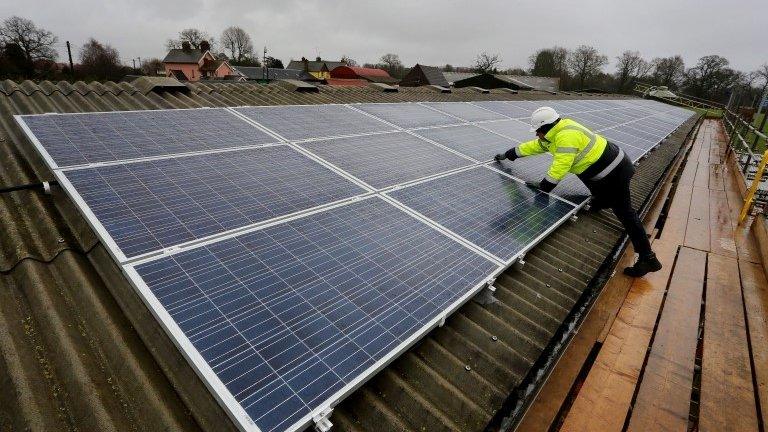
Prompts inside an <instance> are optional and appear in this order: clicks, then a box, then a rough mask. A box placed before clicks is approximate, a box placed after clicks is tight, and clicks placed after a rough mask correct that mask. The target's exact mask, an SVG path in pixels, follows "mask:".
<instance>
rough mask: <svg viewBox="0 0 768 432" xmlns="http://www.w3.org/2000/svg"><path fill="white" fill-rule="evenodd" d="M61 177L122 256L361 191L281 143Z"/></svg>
mask: <svg viewBox="0 0 768 432" xmlns="http://www.w3.org/2000/svg"><path fill="white" fill-rule="evenodd" d="M65 175H66V177H67V179H68V180H69V181H70V182H71V183H72V185H73V186H74V187H75V189H76V190H77V191H78V193H79V194H80V196H81V197H82V198H83V200H84V201H85V203H86V204H87V205H88V207H89V208H90V210H91V211H92V212H93V213H94V215H95V216H96V218H97V219H98V220H99V221H100V222H101V224H102V225H103V226H104V228H105V229H106V231H107V233H109V235H110V236H111V237H112V238H113V239H114V241H115V243H116V244H117V246H118V247H119V248H120V250H121V251H122V252H123V254H124V255H125V256H126V257H131V256H136V255H140V254H143V253H146V252H151V251H153V250H157V249H162V248H166V247H170V246H173V245H177V244H179V243H183V242H187V241H191V240H196V239H199V238H202V237H206V236H209V235H212V234H217V233H221V232H224V231H227V230H231V229H235V228H240V227H243V226H246V225H250V224H253V223H256V222H261V221H265V220H268V219H272V218H275V217H278V216H283V215H286V214H289V213H293V212H296V211H300V210H306V209H308V208H311V207H315V206H318V205H323V204H328V203H331V202H334V201H338V200H340V199H344V198H348V197H351V196H353V195H357V194H360V193H364V192H365V190H364V189H363V188H361V187H359V186H357V185H355V184H354V183H352V182H350V181H349V180H347V179H345V178H344V177H342V176H340V175H338V174H336V173H334V172H333V171H331V170H329V169H328V168H326V167H324V166H322V165H320V164H318V163H316V162H314V161H313V160H311V159H309V158H308V157H306V156H304V155H302V154H301V153H299V152H297V151H295V150H293V149H291V148H289V147H287V146H283V145H280V146H274V147H263V148H256V149H249V150H238V151H235V152H224V153H214V154H204V155H195V156H187V157H179V158H169V159H159V160H152V161H143V162H135V163H127V164H118V165H111V166H102V167H94V168H83V169H78V170H72V171H66V172H65Z"/></svg>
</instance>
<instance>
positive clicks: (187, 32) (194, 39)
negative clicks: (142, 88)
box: [165, 28, 216, 50]
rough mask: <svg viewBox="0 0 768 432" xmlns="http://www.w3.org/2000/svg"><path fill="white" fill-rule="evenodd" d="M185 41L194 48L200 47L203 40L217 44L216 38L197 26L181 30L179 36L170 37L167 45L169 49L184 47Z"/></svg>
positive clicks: (212, 44) (213, 44)
mask: <svg viewBox="0 0 768 432" xmlns="http://www.w3.org/2000/svg"><path fill="white" fill-rule="evenodd" d="M184 42H187V43H189V46H190V47H192V48H194V49H200V44H201V43H203V42H208V43H209V44H210V45H211V46H212V47H213V46H215V45H216V44H215V40H214V39H213V38H212V37H211V35H209V34H208V33H207V32H205V31H203V30H200V29H196V28H188V29H184V30H182V31H180V32H179V37H178V38H176V39H168V42H166V44H165V46H166V48H168V49H169V50H170V49H174V48H182V45H183V44H184Z"/></svg>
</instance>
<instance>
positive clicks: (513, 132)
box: [478, 120, 536, 142]
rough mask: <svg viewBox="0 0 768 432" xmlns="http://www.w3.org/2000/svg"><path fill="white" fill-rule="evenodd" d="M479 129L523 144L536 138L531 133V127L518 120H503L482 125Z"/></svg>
mask: <svg viewBox="0 0 768 432" xmlns="http://www.w3.org/2000/svg"><path fill="white" fill-rule="evenodd" d="M478 126H480V127H481V128H483V129H487V130H489V131H492V132H496V133H497V134H500V135H504V136H505V137H507V138H510V139H513V140H515V141H517V142H525V141H529V140H532V139H534V138H536V134H535V133H534V132H531V126H530V125H529V124H527V123H523V122H521V121H518V120H504V121H498V122H488V123H482V124H480V125H478Z"/></svg>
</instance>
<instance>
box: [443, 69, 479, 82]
mask: <svg viewBox="0 0 768 432" xmlns="http://www.w3.org/2000/svg"><path fill="white" fill-rule="evenodd" d="M477 75H479V74H477V73H475V72H443V76H444V77H445V80H446V81H448V84H450V85H453V83H455V82H456V81H461V80H463V79H467V78H472V77H475V76H477Z"/></svg>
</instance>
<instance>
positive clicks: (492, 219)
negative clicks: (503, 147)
mask: <svg viewBox="0 0 768 432" xmlns="http://www.w3.org/2000/svg"><path fill="white" fill-rule="evenodd" d="M388 195H390V196H391V197H393V198H395V199H397V200H398V201H400V202H401V203H403V204H405V205H406V206H408V207H410V208H412V209H414V210H416V211H417V212H419V213H421V214H422V215H424V216H426V217H428V218H430V219H432V220H434V221H435V222H437V223H439V224H440V225H441V226H443V227H445V228H448V229H449V230H451V231H453V232H454V233H456V234H458V235H460V236H462V237H463V238H465V239H467V240H469V241H470V242H472V243H474V244H476V245H477V246H479V247H481V248H483V249H484V250H486V251H488V252H490V253H491V254H493V255H495V256H497V257H499V258H500V259H501V260H502V261H504V262H510V261H511V260H512V259H513V258H516V257H517V256H519V254H520V253H521V252H524V251H525V250H526V248H529V247H530V246H531V245H532V243H534V242H535V241H536V240H537V239H538V238H540V237H541V236H542V235H543V234H544V233H545V232H546V231H547V230H549V229H551V228H552V227H553V226H554V225H555V224H556V223H557V222H558V221H561V220H563V219H564V218H567V217H568V216H570V215H571V214H572V213H573V211H574V210H575V206H574V205H573V204H570V203H566V202H564V201H562V200H560V199H558V198H555V197H553V196H551V195H548V194H545V193H543V192H538V191H535V190H534V189H532V188H530V187H528V186H526V185H525V184H524V183H521V182H519V181H516V180H513V179H511V178H509V177H508V176H506V175H504V174H501V173H499V172H497V171H493V170H490V169H488V168H486V167H475V168H472V169H469V170H467V171H461V172H458V173H453V174H449V175H447V176H445V177H439V178H437V179H432V180H429V181H425V182H422V183H418V184H416V185H412V186H408V187H405V188H403V189H398V190H395V191H392V192H389V193H388Z"/></svg>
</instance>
